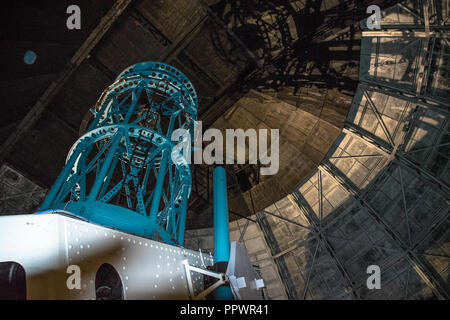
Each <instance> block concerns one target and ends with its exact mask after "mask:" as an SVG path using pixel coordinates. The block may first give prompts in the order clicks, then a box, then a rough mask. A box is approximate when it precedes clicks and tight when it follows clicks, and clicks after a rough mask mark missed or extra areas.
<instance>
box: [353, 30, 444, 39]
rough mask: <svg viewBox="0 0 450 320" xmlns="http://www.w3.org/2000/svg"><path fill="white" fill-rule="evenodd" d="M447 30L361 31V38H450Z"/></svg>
mask: <svg viewBox="0 0 450 320" xmlns="http://www.w3.org/2000/svg"><path fill="white" fill-rule="evenodd" d="M446 31H447V30H442V31H440V30H436V31H430V32H429V33H427V32H425V31H418V30H416V31H411V30H392V29H390V30H380V31H363V32H362V36H363V37H389V38H430V37H434V38H444V39H448V38H450V35H449V34H448V32H446Z"/></svg>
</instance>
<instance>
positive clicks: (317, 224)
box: [294, 199, 359, 299]
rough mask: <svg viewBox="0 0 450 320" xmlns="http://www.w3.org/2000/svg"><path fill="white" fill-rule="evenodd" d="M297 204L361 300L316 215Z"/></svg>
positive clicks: (354, 294) (353, 292) (309, 209)
mask: <svg viewBox="0 0 450 320" xmlns="http://www.w3.org/2000/svg"><path fill="white" fill-rule="evenodd" d="M294 202H295V204H296V205H297V206H298V208H299V209H300V212H303V215H304V218H305V220H307V221H309V222H310V224H311V225H313V226H314V229H313V231H312V232H313V233H314V238H315V239H317V241H318V243H320V244H321V246H322V248H324V249H325V250H326V251H327V253H328V255H329V256H330V258H331V259H332V260H333V262H334V264H335V265H336V267H337V268H338V270H339V271H340V273H341V275H342V277H343V278H344V279H345V280H346V281H347V284H348V287H350V288H351V289H352V290H351V294H352V296H353V297H354V298H355V299H359V296H358V294H357V293H356V291H355V288H354V285H353V281H352V279H351V277H350V275H349V273H348V271H347V269H346V268H345V267H344V265H343V263H342V262H341V260H340V258H339V257H338V256H337V254H336V252H335V250H334V249H333V248H332V247H331V246H330V244H329V243H328V241H327V240H326V239H325V234H324V232H323V230H322V229H321V224H320V220H319V221H317V217H316V215H315V214H314V213H313V212H312V209H311V208H310V207H308V208H306V207H305V206H304V205H303V204H302V203H301V202H300V201H299V199H294Z"/></svg>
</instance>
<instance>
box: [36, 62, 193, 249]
mask: <svg viewBox="0 0 450 320" xmlns="http://www.w3.org/2000/svg"><path fill="white" fill-rule="evenodd" d="M197 109H198V102H197V95H196V92H195V90H194V87H193V85H192V83H191V82H190V81H189V79H188V78H187V77H186V76H185V75H183V74H182V73H181V72H180V71H179V70H177V69H175V68H174V67H172V66H169V65H167V64H164V63H159V62H143V63H138V64H135V65H133V66H131V67H129V68H127V69H126V70H124V71H123V72H122V73H121V74H120V75H119V76H118V77H117V78H116V80H115V82H114V83H113V84H112V85H111V86H109V87H108V88H107V89H106V90H105V91H104V92H103V93H102V95H101V97H100V99H99V100H98V102H97V104H96V105H95V107H94V108H92V109H91V112H92V113H93V119H92V121H91V122H90V125H89V127H88V129H87V132H86V133H85V134H84V135H83V136H81V137H80V138H79V139H78V141H77V142H76V143H75V144H74V145H73V147H72V149H71V150H70V152H69V155H68V157H67V160H66V165H65V167H64V168H63V170H62V171H61V174H60V175H59V176H58V178H57V180H56V182H55V183H54V185H53V186H52V188H51V189H50V191H49V193H48V195H47V197H46V199H45V200H44V202H43V203H42V205H41V208H40V209H41V210H47V209H50V210H67V211H69V212H72V213H73V214H76V215H78V216H81V217H83V218H86V219H88V220H89V221H91V222H94V223H98V224H101V225H104V226H107V227H112V228H116V229H119V230H122V231H125V232H130V233H134V234H137V235H141V236H145V237H151V238H158V236H159V237H160V238H162V240H163V241H165V242H168V243H171V244H180V245H182V244H183V242H184V227H185V220H186V207H187V199H188V197H189V194H190V192H191V185H192V179H191V172H190V169H189V164H188V163H187V161H186V159H184V158H183V157H182V154H181V151H182V150H181V149H180V150H179V151H180V152H179V153H177V152H178V151H177V149H175V152H174V147H175V145H174V143H173V142H172V141H171V135H172V133H173V132H174V130H177V129H185V130H187V131H189V133H190V134H191V135H192V133H193V126H194V120H196V119H197ZM191 140H192V139H191Z"/></svg>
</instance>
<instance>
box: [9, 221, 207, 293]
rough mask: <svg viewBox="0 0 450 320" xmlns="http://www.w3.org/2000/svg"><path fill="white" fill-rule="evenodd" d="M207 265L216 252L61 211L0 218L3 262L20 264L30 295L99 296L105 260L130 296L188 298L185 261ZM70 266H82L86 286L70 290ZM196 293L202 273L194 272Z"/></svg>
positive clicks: (191, 263) (199, 288)
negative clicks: (98, 284)
mask: <svg viewBox="0 0 450 320" xmlns="http://www.w3.org/2000/svg"><path fill="white" fill-rule="evenodd" d="M183 260H188V263H189V265H192V266H196V267H199V268H204V269H205V268H206V267H207V266H211V265H213V262H214V261H213V258H212V256H211V254H206V253H202V254H201V253H200V252H198V251H193V250H189V249H185V248H182V247H177V246H173V245H168V244H164V243H161V242H158V241H154V240H150V239H146V238H142V237H139V236H134V235H131V234H127V233H125V232H121V231H117V230H112V229H109V228H105V227H102V226H99V225H95V224H91V223H89V222H85V221H82V220H78V219H75V218H71V217H67V216H63V215H59V214H39V215H18V216H4V217H0V262H1V261H14V262H17V263H19V264H21V265H22V266H23V267H24V269H25V272H26V275H27V298H28V299H95V275H96V272H97V270H98V269H99V268H100V266H101V265H102V264H103V263H109V264H110V265H112V266H113V267H114V268H115V269H116V271H117V272H118V274H119V275H120V278H121V281H122V286H123V295H124V298H125V299H189V291H188V285H187V281H186V274H185V270H184V267H183V264H182V261H183ZM69 265H78V266H79V267H80V269H81V288H80V289H79V290H78V289H72V290H69V289H68V288H67V286H66V280H67V278H68V277H69V276H70V274H67V273H66V270H67V267H68V266H69ZM192 277H193V285H194V288H195V291H197V292H199V291H201V290H203V289H204V288H203V276H202V275H200V274H198V273H193V274H192Z"/></svg>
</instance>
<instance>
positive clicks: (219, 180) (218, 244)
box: [213, 167, 233, 300]
mask: <svg viewBox="0 0 450 320" xmlns="http://www.w3.org/2000/svg"><path fill="white" fill-rule="evenodd" d="M213 188H214V189H213V198H214V263H215V266H216V269H217V271H219V272H223V273H224V272H225V271H226V266H227V265H228V261H229V260H230V232H229V227H228V196H227V177H226V171H225V169H224V168H223V167H216V168H214V171H213ZM215 294H216V297H217V298H218V299H220V300H232V299H233V294H232V292H231V289H230V287H229V286H220V287H218V288H217V289H216V290H215Z"/></svg>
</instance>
